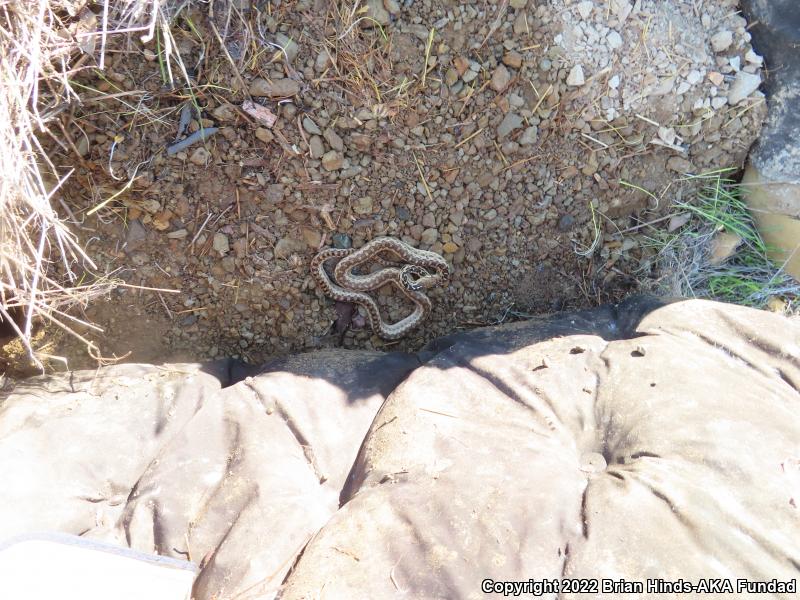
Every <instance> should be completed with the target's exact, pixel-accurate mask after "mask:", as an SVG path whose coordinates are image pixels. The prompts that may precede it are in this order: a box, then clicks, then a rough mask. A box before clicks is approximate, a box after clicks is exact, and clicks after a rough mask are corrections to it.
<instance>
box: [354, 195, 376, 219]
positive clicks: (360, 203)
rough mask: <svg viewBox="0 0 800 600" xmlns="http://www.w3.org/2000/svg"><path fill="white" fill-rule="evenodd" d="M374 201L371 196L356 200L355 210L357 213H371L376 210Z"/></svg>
mask: <svg viewBox="0 0 800 600" xmlns="http://www.w3.org/2000/svg"><path fill="white" fill-rule="evenodd" d="M374 205H375V203H374V201H373V200H372V198H371V197H370V196H363V197H361V198H359V199H358V200H356V203H355V205H354V206H353V212H354V213H356V214H357V215H371V214H372V211H373V210H374Z"/></svg>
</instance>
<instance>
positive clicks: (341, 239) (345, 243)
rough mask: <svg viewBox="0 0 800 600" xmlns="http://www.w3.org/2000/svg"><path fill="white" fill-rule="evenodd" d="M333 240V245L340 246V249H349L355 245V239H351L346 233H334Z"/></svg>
mask: <svg viewBox="0 0 800 600" xmlns="http://www.w3.org/2000/svg"><path fill="white" fill-rule="evenodd" d="M331 239H332V240H333V247H334V248H339V249H340V250H347V249H348V248H352V247H353V240H352V239H350V236H349V235H347V234H346V233H334V234H333V235H332V236H331Z"/></svg>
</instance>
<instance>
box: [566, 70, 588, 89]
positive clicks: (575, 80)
mask: <svg viewBox="0 0 800 600" xmlns="http://www.w3.org/2000/svg"><path fill="white" fill-rule="evenodd" d="M584 83H586V78H585V77H584V76H583V67H582V66H581V65H575V66H574V67H572V69H571V70H570V72H569V75H567V85H572V86H579V85H583V84H584Z"/></svg>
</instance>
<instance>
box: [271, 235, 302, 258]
mask: <svg viewBox="0 0 800 600" xmlns="http://www.w3.org/2000/svg"><path fill="white" fill-rule="evenodd" d="M305 249H306V243H305V241H303V240H298V239H296V238H293V237H285V238H281V239H279V240H278V242H277V243H276V244H275V258H287V257H288V256H289V255H290V254H294V253H295V252H304V251H305Z"/></svg>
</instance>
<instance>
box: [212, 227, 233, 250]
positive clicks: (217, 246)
mask: <svg viewBox="0 0 800 600" xmlns="http://www.w3.org/2000/svg"><path fill="white" fill-rule="evenodd" d="M212 247H213V248H214V250H216V251H217V252H219V254H220V256H224V255H225V254H227V253H228V252H229V251H230V249H231V246H230V243H229V242H228V236H227V235H225V234H224V233H215V234H214V242H213V246H212Z"/></svg>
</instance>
